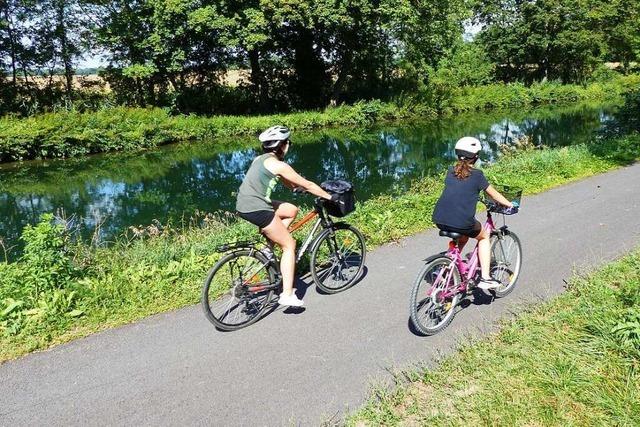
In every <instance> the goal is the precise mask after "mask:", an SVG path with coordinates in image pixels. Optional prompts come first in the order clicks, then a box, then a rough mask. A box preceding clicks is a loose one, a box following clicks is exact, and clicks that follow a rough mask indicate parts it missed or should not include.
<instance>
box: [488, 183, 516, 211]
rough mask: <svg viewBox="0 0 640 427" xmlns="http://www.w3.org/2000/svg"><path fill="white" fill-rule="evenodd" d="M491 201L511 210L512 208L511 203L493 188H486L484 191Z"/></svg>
mask: <svg viewBox="0 0 640 427" xmlns="http://www.w3.org/2000/svg"><path fill="white" fill-rule="evenodd" d="M484 191H485V192H486V193H487V194H488V195H489V196H490V197H491V198H492V199H493V200H495V201H496V202H498V203H500V204H501V205H504V206H506V207H508V208H512V207H513V203H511V202H510V201H509V200H507V199H506V198H505V197H504V196H503V195H502V194H500V192H499V191H498V190H496V189H495V188H493V186H491V185H490V186H488V187H487V189H486V190H484Z"/></svg>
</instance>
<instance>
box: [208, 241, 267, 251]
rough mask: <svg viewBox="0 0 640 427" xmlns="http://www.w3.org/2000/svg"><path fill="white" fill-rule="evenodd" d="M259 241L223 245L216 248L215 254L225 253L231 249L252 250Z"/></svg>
mask: <svg viewBox="0 0 640 427" xmlns="http://www.w3.org/2000/svg"><path fill="white" fill-rule="evenodd" d="M259 241H260V239H251V240H239V241H237V242H231V243H224V244H222V245H220V246H217V247H216V252H227V251H230V250H233V249H243V248H253V247H254V246H255V245H256V243H258V242H259Z"/></svg>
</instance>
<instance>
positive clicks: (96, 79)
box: [6, 70, 251, 93]
mask: <svg viewBox="0 0 640 427" xmlns="http://www.w3.org/2000/svg"><path fill="white" fill-rule="evenodd" d="M250 73H251V71H250V70H229V71H227V72H226V73H224V74H222V75H221V76H220V77H219V81H220V83H221V84H223V85H225V86H231V87H236V86H238V85H239V84H241V83H247V82H249V77H250ZM9 79H10V77H6V80H9ZM18 81H19V82H20V83H23V82H24V81H25V78H24V76H18ZM28 82H29V83H35V84H36V85H37V86H38V87H39V88H40V89H43V88H45V87H47V86H49V85H51V84H55V85H60V86H62V85H64V84H65V77H64V76H63V75H54V76H29V77H28ZM73 87H74V88H75V89H84V90H93V91H98V92H105V93H109V92H111V87H110V86H109V83H108V82H107V81H106V80H105V79H103V78H102V77H100V76H99V75H97V74H87V75H75V76H73Z"/></svg>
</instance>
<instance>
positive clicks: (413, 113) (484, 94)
mask: <svg viewBox="0 0 640 427" xmlns="http://www.w3.org/2000/svg"><path fill="white" fill-rule="evenodd" d="M639 81H640V77H639V76H638V75H630V76H624V77H619V78H617V79H615V80H613V81H611V82H608V83H604V84H601V83H594V84H592V85H590V86H587V87H586V88H584V87H581V86H571V85H559V84H555V83H546V84H537V85H533V86H531V87H525V86H523V85H520V84H514V85H508V86H505V85H499V84H493V85H487V86H478V87H466V88H462V89H460V90H456V91H455V92H453V93H449V92H447V91H448V90H450V89H451V88H448V86H446V87H445V86H444V85H443V90H444V92H443V93H441V94H440V95H439V98H438V100H437V102H436V101H434V103H435V105H433V104H424V103H423V101H422V99H424V97H422V98H421V97H418V98H413V97H404V98H400V99H398V100H396V101H395V102H389V103H384V102H381V101H375V100H374V101H369V102H358V103H356V104H354V105H351V106H345V105H343V106H338V107H329V108H327V109H325V110H324V111H322V112H304V113H291V114H287V115H271V116H250V117H238V116H216V117H211V118H205V117H197V116H171V115H170V114H169V113H168V112H167V111H165V110H160V109H140V108H122V107H119V108H108V109H102V110H99V111H97V112H95V113H78V112H74V111H63V112H59V113H50V114H43V115H39V116H34V117H29V118H26V119H19V118H12V117H5V118H0V162H9V161H15V160H26V159H33V158H59V157H75V156H82V155H86V154H92V153H99V152H109V151H133V150H140V149H146V148H152V147H157V146H159V145H164V144H169V143H173V142H179V141H203V140H209V139H218V138H219V137H228V136H234V135H255V134H257V133H259V132H260V131H262V130H264V129H266V128H267V127H269V126H272V125H273V124H274V123H281V124H284V125H286V126H289V127H290V128H291V129H294V130H311V129H317V128H326V127H329V126H359V127H362V126H369V125H371V124H373V123H375V122H381V121H392V120H405V119H411V118H414V119H416V118H432V117H435V115H436V112H435V111H434V108H438V110H440V111H443V112H445V113H451V112H460V111H473V110H481V109H488V108H504V107H522V106H527V105H539V104H546V103H563V102H565V103H566V102H574V101H577V100H605V99H613V98H615V97H618V96H620V95H621V94H623V93H625V92H628V91H629V90H631V89H632V88H635V87H637V85H638V82H639ZM425 96H427V95H425Z"/></svg>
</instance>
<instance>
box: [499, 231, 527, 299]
mask: <svg viewBox="0 0 640 427" xmlns="http://www.w3.org/2000/svg"><path fill="white" fill-rule="evenodd" d="M521 267H522V245H521V244H520V239H519V238H518V236H517V235H516V234H515V233H513V232H512V231H509V230H507V231H506V232H504V233H500V234H499V235H497V236H493V237H492V238H491V276H492V277H493V278H494V279H496V280H497V281H499V282H500V283H502V286H500V287H499V288H497V289H496V291H495V294H496V296H497V297H505V296H507V295H508V294H510V293H511V292H512V291H513V289H514V288H515V286H516V282H517V281H518V277H520V268H521Z"/></svg>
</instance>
